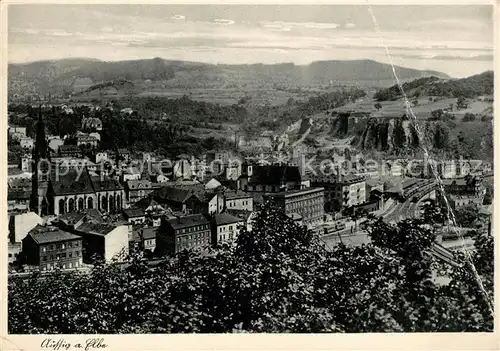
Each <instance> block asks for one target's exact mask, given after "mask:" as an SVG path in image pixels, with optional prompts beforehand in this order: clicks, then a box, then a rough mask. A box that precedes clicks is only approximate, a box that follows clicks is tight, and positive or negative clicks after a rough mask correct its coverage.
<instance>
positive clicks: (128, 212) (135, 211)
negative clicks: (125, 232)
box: [123, 207, 145, 218]
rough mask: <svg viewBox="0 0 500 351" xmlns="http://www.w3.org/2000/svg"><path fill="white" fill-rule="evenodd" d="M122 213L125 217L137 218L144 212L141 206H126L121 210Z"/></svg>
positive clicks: (142, 215) (143, 214)
mask: <svg viewBox="0 0 500 351" xmlns="http://www.w3.org/2000/svg"><path fill="white" fill-rule="evenodd" d="M123 214H124V215H125V217H127V218H137V217H144V216H145V213H144V210H143V209H141V208H133V207H132V208H127V209H124V210H123Z"/></svg>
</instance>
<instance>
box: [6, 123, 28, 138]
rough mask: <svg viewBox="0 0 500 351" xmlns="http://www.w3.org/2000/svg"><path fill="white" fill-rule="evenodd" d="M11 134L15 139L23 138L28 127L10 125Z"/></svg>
mask: <svg viewBox="0 0 500 351" xmlns="http://www.w3.org/2000/svg"><path fill="white" fill-rule="evenodd" d="M9 136H10V137H11V138H12V139H13V140H17V141H19V140H21V138H25V137H26V127H17V126H10V127H9Z"/></svg>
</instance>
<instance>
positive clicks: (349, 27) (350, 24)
mask: <svg viewBox="0 0 500 351" xmlns="http://www.w3.org/2000/svg"><path fill="white" fill-rule="evenodd" d="M344 28H346V29H353V28H356V25H355V24H354V23H346V24H344Z"/></svg>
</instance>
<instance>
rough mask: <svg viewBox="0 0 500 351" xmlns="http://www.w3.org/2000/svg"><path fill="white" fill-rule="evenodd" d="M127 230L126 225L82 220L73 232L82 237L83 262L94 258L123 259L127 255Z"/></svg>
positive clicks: (108, 260)
mask: <svg viewBox="0 0 500 351" xmlns="http://www.w3.org/2000/svg"><path fill="white" fill-rule="evenodd" d="M128 231H129V228H128V226H126V225H113V224H108V223H97V222H96V221H83V223H81V224H79V225H77V226H75V227H74V228H73V232H74V233H75V234H77V235H79V236H81V237H82V238H83V245H84V246H83V247H84V262H89V263H91V262H94V258H95V257H96V258H101V259H104V260H105V261H106V262H110V261H111V260H113V259H117V260H118V261H120V260H123V259H125V258H126V256H127V255H128V247H129V245H128Z"/></svg>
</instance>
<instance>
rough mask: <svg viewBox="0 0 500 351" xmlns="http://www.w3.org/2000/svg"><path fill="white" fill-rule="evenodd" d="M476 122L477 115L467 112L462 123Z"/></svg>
mask: <svg viewBox="0 0 500 351" xmlns="http://www.w3.org/2000/svg"><path fill="white" fill-rule="evenodd" d="M475 120H476V115H475V114H473V113H469V112H467V113H466V114H465V115H464V117H463V118H462V121H464V122H474V121H475Z"/></svg>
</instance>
